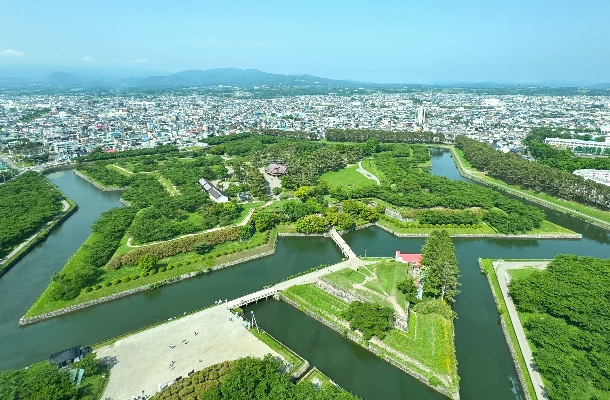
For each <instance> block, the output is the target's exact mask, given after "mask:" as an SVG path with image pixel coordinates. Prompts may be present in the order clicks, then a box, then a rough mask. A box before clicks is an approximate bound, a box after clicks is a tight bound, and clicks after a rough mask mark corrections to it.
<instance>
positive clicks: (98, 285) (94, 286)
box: [93, 283, 101, 290]
mask: <svg viewBox="0 0 610 400" xmlns="http://www.w3.org/2000/svg"><path fill="white" fill-rule="evenodd" d="M99 288H101V286H100V284H99V283H96V284H95V285H93V290H98V289H99Z"/></svg>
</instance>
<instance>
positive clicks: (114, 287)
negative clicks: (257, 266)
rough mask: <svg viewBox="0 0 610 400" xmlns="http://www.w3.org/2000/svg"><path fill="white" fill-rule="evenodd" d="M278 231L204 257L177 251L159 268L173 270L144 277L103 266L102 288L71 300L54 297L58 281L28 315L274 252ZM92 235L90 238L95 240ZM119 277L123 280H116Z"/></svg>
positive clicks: (73, 263)
mask: <svg viewBox="0 0 610 400" xmlns="http://www.w3.org/2000/svg"><path fill="white" fill-rule="evenodd" d="M277 232H278V230H274V231H273V232H272V233H271V234H270V235H269V240H268V241H267V242H265V240H266V235H265V234H264V233H255V234H254V235H253V236H252V238H251V239H250V240H248V241H244V242H239V241H233V242H226V243H223V244H219V245H217V246H215V247H214V249H213V250H212V251H211V252H210V253H209V254H207V255H204V256H201V255H199V254H197V253H195V252H188V253H182V254H177V255H174V256H171V257H167V258H163V259H161V260H159V262H158V263H157V265H156V266H155V269H156V270H158V269H160V268H161V267H165V268H167V267H168V266H169V265H171V266H172V268H171V269H169V270H166V271H163V272H157V273H155V274H153V275H148V276H145V277H142V276H141V271H140V270H139V269H138V267H137V266H135V265H134V266H124V267H122V268H119V269H116V270H113V269H110V268H107V267H103V268H100V277H99V279H98V284H99V285H100V286H101V287H100V288H99V289H94V290H91V291H85V290H82V291H81V292H80V294H79V295H78V296H77V297H76V298H74V299H71V300H54V299H53V296H52V292H53V286H54V285H55V283H54V282H51V284H50V285H49V286H48V287H47V288H46V289H45V291H44V292H43V293H42V294H41V295H40V297H39V298H38V299H37V300H36V302H35V303H34V305H33V306H32V307H31V308H30V309H29V310H28V312H27V313H26V314H25V317H26V318H29V317H34V316H38V315H41V314H45V313H49V312H52V311H57V310H60V309H63V308H66V307H70V306H75V305H78V304H82V303H85V302H88V301H91V300H97V299H100V298H102V297H106V296H110V295H115V294H119V293H121V292H126V291H129V290H132V289H136V288H139V287H142V286H151V285H155V284H162V283H164V282H166V281H172V280H176V279H179V277H180V276H181V275H185V274H190V273H203V272H206V271H209V270H211V269H212V268H214V267H215V266H219V265H223V264H227V263H231V262H235V261H238V260H241V259H244V258H248V257H254V256H257V255H260V254H263V253H267V252H270V251H273V249H274V247H275V241H276V239H277ZM94 235H95V233H94V234H92V235H91V236H90V237H89V238H88V239H87V241H89V240H94V238H93V236H94ZM87 241H85V243H83V245H82V246H81V247H80V248H79V250H78V251H77V252H76V253H75V254H74V255H73V256H72V257H71V258H70V259H69V260H68V262H67V263H66V265H65V266H64V269H63V270H62V271H63V272H71V271H75V270H78V269H79V268H83V265H84V263H85V261H84V260H85V257H86V252H87ZM132 276H137V278H136V279H130V280H129V281H127V282H123V281H122V280H123V278H126V277H132ZM116 280H119V281H120V282H119V283H113V282H115V281H116ZM105 283H110V285H109V286H104V284H105Z"/></svg>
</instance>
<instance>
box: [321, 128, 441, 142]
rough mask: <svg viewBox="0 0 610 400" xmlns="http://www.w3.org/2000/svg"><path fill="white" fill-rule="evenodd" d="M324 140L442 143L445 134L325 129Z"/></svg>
mask: <svg viewBox="0 0 610 400" xmlns="http://www.w3.org/2000/svg"><path fill="white" fill-rule="evenodd" d="M325 137H326V140H328V141H331V142H366V141H367V140H369V139H377V140H378V141H380V142H391V143H442V142H444V141H445V135H443V134H442V133H432V132H410V131H403V132H392V131H382V130H373V129H327V130H326V136H325Z"/></svg>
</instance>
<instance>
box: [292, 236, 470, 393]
mask: <svg viewBox="0 0 610 400" xmlns="http://www.w3.org/2000/svg"><path fill="white" fill-rule="evenodd" d="M439 235H440V236H439ZM439 237H440V239H439ZM439 241H440V242H439ZM427 243H428V245H427V246H428V250H425V249H423V250H422V252H423V254H427V253H432V252H434V253H440V254H441V256H440V257H439V258H440V259H443V260H445V264H446V268H449V269H448V270H446V272H447V274H445V275H444V276H450V275H452V274H457V272H456V271H457V269H452V268H453V267H451V266H450V265H454V264H453V263H454V262H455V260H454V259H453V258H452V256H451V253H452V251H453V247H452V245H448V243H451V241H450V239H449V237H448V235H447V234H446V232H445V233H443V234H441V233H439V232H438V231H437V232H435V234H434V235H433V236H432V238H431V239H428V240H427ZM435 243H436V244H435ZM424 247H426V246H424ZM440 247H442V248H443V249H445V250H440ZM447 254H449V255H447ZM445 256H446V257H445ZM425 257H429V256H425ZM435 268H436V267H431V269H430V270H429V271H430V272H429V274H430V276H431V279H430V281H431V282H432V283H434V282H435V279H434V276H435V275H436V273H435V271H434V269H435ZM449 271H452V272H449ZM455 276H457V275H455ZM456 279H457V278H456ZM444 284H445V286H444V287H445V288H446V291H445V292H444V296H445V297H444V298H439V294H440V291H438V290H436V289H437V288H434V287H433V286H432V284H431V286H430V287H422V289H421V290H422V291H423V294H424V296H423V298H422V299H419V298H418V297H417V292H418V288H419V286H420V285H421V282H420V281H419V275H417V274H414V273H413V271H412V268H411V265H410V264H404V263H399V262H396V261H393V260H383V261H376V262H366V264H365V265H362V266H360V267H358V269H357V270H354V269H350V268H346V269H343V270H340V271H337V272H333V273H331V274H329V275H326V276H325V277H324V278H322V281H321V282H319V283H318V284H308V285H301V286H293V287H291V288H289V289H287V290H285V291H284V292H283V293H282V296H283V297H285V298H286V299H287V300H288V301H289V302H291V303H293V304H296V305H297V306H298V307H299V309H301V310H302V311H307V312H309V313H311V314H313V315H315V317H316V318H318V319H320V320H323V321H327V322H329V323H330V324H332V325H333V326H334V327H335V329H336V330H338V331H339V332H340V333H341V334H343V335H344V336H346V337H350V338H351V339H352V340H355V341H356V342H358V343H359V344H361V345H363V346H364V347H365V348H367V349H369V350H371V351H374V352H375V353H377V354H379V355H380V356H381V357H382V358H385V359H391V360H394V361H395V362H396V363H398V364H399V365H402V366H404V370H405V371H408V372H410V373H412V374H414V375H415V376H419V379H422V380H424V382H425V383H427V384H429V385H430V386H432V387H435V388H436V389H437V390H440V391H442V392H444V393H445V394H449V396H450V397H454V396H455V395H456V394H457V393H458V390H459V389H458V386H459V378H458V376H457V361H456V356H455V346H454V332H453V318H454V313H453V311H452V310H451V307H450V306H449V305H448V304H447V303H448V302H451V301H452V300H453V296H455V294H456V293H457V292H456V290H457V280H456V281H455V282H453V284H452V283H450V282H448V281H446V282H444ZM441 296H442V295H441Z"/></svg>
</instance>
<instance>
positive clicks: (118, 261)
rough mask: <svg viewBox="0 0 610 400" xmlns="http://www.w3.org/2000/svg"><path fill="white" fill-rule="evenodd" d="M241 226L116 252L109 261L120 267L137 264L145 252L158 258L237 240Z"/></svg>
mask: <svg viewBox="0 0 610 400" xmlns="http://www.w3.org/2000/svg"><path fill="white" fill-rule="evenodd" d="M240 228H241V227H239V226H235V227H229V228H225V229H221V230H217V231H214V232H207V233H202V234H200V235H193V236H187V237H185V238H180V239H175V240H171V241H169V242H165V243H161V244H157V245H153V246H145V247H139V248H136V249H133V250H131V251H129V252H128V253H125V254H115V255H114V256H113V257H112V258H111V259H110V261H109V262H108V264H107V265H108V267H110V268H114V269H116V268H120V267H122V266H124V265H137V264H138V261H139V260H140V257H142V256H143V255H144V254H147V253H150V254H153V255H154V256H155V257H157V258H158V259H162V258H165V257H169V256H174V255H176V254H180V253H187V252H189V251H193V250H194V249H195V246H197V245H198V244H199V243H208V244H210V245H212V246H216V245H218V244H221V243H225V242H228V241H231V240H237V239H239V237H240V234H241V229H240Z"/></svg>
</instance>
